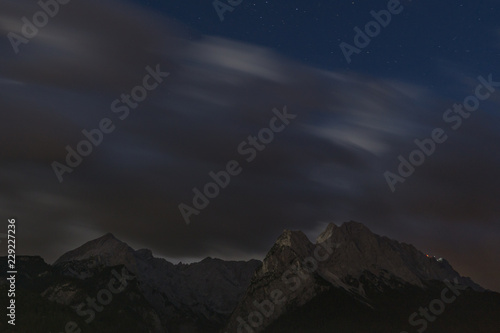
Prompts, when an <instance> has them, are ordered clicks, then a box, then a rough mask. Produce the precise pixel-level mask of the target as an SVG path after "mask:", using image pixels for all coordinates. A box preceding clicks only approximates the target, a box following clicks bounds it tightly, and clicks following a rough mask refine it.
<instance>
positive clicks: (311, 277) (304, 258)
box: [226, 221, 483, 332]
mask: <svg viewBox="0 0 500 333" xmlns="http://www.w3.org/2000/svg"><path fill="white" fill-rule="evenodd" d="M328 249H329V250H328ZM327 251H328V252H327ZM314 263H316V265H314ZM297 272H300V275H301V276H302V277H301V278H300V280H299V279H298V273H297ZM367 278H368V281H369V284H370V285H367V283H366V282H364V283H363V282H361V281H360V280H364V281H366V279H367ZM455 278H456V279H457V280H458V282H459V283H460V284H463V285H466V286H469V287H471V288H472V289H474V290H477V291H482V290H483V288H481V287H480V286H478V285H477V284H475V283H474V282H472V281H471V280H470V279H469V278H464V277H461V276H460V274H458V273H457V272H456V271H455V270H454V269H453V268H452V267H451V266H450V264H449V263H448V262H447V261H446V260H444V259H442V260H436V259H435V258H432V257H431V258H429V257H427V256H426V255H425V254H424V253H422V252H420V251H418V250H417V249H416V248H415V247H414V246H412V245H409V244H405V243H400V242H397V241H395V240H392V239H389V238H387V237H382V236H379V235H376V234H374V233H373V232H371V231H370V230H369V229H368V228H367V227H366V226H364V225H363V224H361V223H357V222H352V221H351V222H346V223H344V224H342V225H341V226H337V225H335V224H333V223H331V224H329V225H328V226H327V228H326V229H325V230H324V231H323V232H322V233H321V234H320V235H319V236H318V238H317V241H316V244H313V243H312V242H311V241H310V240H309V239H308V238H307V236H306V235H305V234H304V233H302V232H300V231H290V230H285V231H284V232H283V234H282V235H281V236H280V237H279V238H278V240H277V241H276V243H275V244H274V246H273V247H272V249H271V250H270V251H269V253H268V254H267V256H266V258H265V259H264V261H263V264H262V267H261V268H260V269H258V270H257V272H256V273H255V276H254V278H253V279H252V284H251V285H250V287H249V288H248V291H247V293H246V294H245V296H244V298H243V299H242V300H241V301H240V303H239V304H238V306H237V308H236V310H235V311H234V313H233V314H232V316H231V319H230V321H229V323H228V325H227V326H226V331H228V332H230V331H234V330H236V329H237V328H238V325H239V322H238V320H237V318H238V317H241V318H244V317H245V314H248V313H251V312H252V311H254V308H255V305H254V303H253V302H254V301H255V300H257V301H259V302H261V301H263V300H269V299H270V295H271V293H272V292H273V290H281V291H282V292H283V297H284V298H286V302H284V303H282V304H275V308H274V312H273V314H272V315H271V316H269V317H266V318H264V319H263V324H262V325H261V326H259V327H258V328H255V331H256V332H260V331H262V330H263V329H264V328H265V327H267V326H268V325H270V324H271V323H272V322H273V321H274V320H276V319H277V318H278V317H279V316H280V315H282V314H284V313H287V312H288V311H290V309H292V308H297V307H299V306H301V305H304V304H306V303H307V302H309V301H310V300H312V299H313V298H314V297H315V296H317V295H320V294H321V293H323V292H325V291H326V290H328V288H331V287H335V288H341V289H344V290H346V291H347V292H349V293H350V294H352V295H356V297H361V299H363V298H366V290H365V289H366V288H375V289H377V290H380V291H381V292H382V291H383V290H384V288H399V287H401V286H408V285H411V286H417V287H419V288H426V283H427V282H430V281H435V280H437V281H445V280H454V279H455ZM294 279H297V280H294ZM298 281H300V282H298ZM325 282H326V283H325ZM366 301H367V302H368V301H369V300H368V299H366Z"/></svg>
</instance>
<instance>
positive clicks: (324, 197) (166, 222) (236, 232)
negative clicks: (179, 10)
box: [0, 1, 500, 289]
mask: <svg viewBox="0 0 500 333" xmlns="http://www.w3.org/2000/svg"><path fill="white" fill-rule="evenodd" d="M30 3H31V2H27V1H15V2H14V1H5V2H2V4H0V13H2V14H1V15H2V22H6V24H4V25H2V27H1V28H0V30H1V34H2V35H4V36H5V35H6V34H7V33H8V32H9V31H12V30H13V29H14V30H15V29H17V30H15V31H17V32H19V29H20V27H19V24H20V17H22V16H23V15H29V14H30V13H33V12H34V10H36V6H35V5H29V4H30ZM89 18H92V19H89ZM186 35H187V34H186V33H185V32H184V31H183V30H182V28H180V27H179V26H177V25H176V24H173V23H172V22H170V21H168V20H166V19H165V18H159V17H156V16H155V15H154V14H152V13H150V12H146V11H144V10H142V9H140V8H135V7H132V6H131V5H124V4H122V3H117V2H107V3H106V4H101V2H98V1H85V2H71V3H70V4H68V5H67V6H65V7H63V8H61V9H60V13H59V14H58V15H57V16H56V17H55V18H53V19H52V20H51V22H50V24H49V25H47V27H45V28H44V29H43V30H41V31H40V33H39V35H38V36H37V37H35V38H33V39H32V40H30V42H29V43H28V44H26V45H21V51H20V53H19V54H18V55H15V54H14V53H13V52H12V50H11V49H10V45H9V44H8V41H7V42H6V39H5V40H4V41H3V42H4V44H1V45H0V52H2V53H3V54H6V57H2V60H0V61H1V65H2V68H5V70H4V71H2V73H1V76H0V88H1V89H0V100H1V101H2V110H3V111H2V120H3V121H2V122H1V123H0V130H1V133H2V136H3V138H2V140H1V141H0V142H1V143H0V148H1V150H2V157H1V159H0V182H1V184H2V186H1V190H0V197H1V198H2V200H1V201H0V210H1V211H2V213H3V214H2V215H3V216H15V217H17V218H18V220H19V223H18V225H19V226H20V227H19V236H18V237H19V238H20V239H23V241H21V242H20V244H22V246H21V247H20V250H19V251H20V252H23V253H31V254H43V256H44V257H45V258H46V259H48V260H49V261H50V260H54V259H56V257H57V256H58V255H60V254H62V252H64V251H66V250H69V249H70V248H72V247H75V246H77V245H79V244H81V243H83V242H84V241H87V240H88V239H89V237H91V236H92V235H94V236H95V237H97V236H99V235H100V234H103V233H105V232H108V231H111V232H113V233H115V235H116V236H117V237H119V238H122V239H124V240H127V241H128V242H130V243H131V244H133V245H136V246H138V247H149V248H152V249H153V250H154V251H155V252H156V253H157V254H159V255H164V256H168V257H178V258H188V257H189V258H193V257H194V258H196V257H203V256H207V255H212V256H219V257H223V258H235V257H239V258H242V257H245V254H246V256H247V257H250V256H255V255H258V254H260V255H263V254H264V253H265V251H267V250H268V249H269V248H270V245H271V244H272V243H273V242H274V240H275V239H276V237H277V236H278V235H279V233H280V232H281V231H282V229H284V228H297V229H303V230H306V231H307V230H315V229H317V226H318V225H320V224H321V223H322V222H319V221H326V220H335V221H341V220H349V219H357V220H359V221H361V222H364V223H366V224H368V226H370V227H371V228H372V229H374V230H375V231H378V232H381V233H384V234H386V235H389V236H391V237H396V238H399V239H403V240H405V241H407V242H412V243H414V244H416V245H417V246H419V245H421V246H426V247H428V248H430V249H431V250H432V249H434V250H435V251H443V252H446V253H449V254H450V255H453V253H454V252H453V251H451V250H450V249H453V248H454V247H455V246H456V245H457V244H455V241H456V239H457V237H458V238H459V239H461V241H463V244H462V246H464V247H467V248H469V249H470V251H471V252H472V253H474V254H475V255H477V256H481V257H486V258H490V259H491V257H492V254H491V252H492V251H496V253H498V252H499V251H500V248H499V247H498V246H497V247H496V248H495V246H494V245H490V247H489V248H488V249H486V248H482V247H481V246H480V245H481V242H482V239H484V238H485V237H490V236H491V235H492V234H496V235H500V231H499V230H498V227H497V225H498V216H499V214H498V213H499V210H498V208H497V207H498V205H497V202H496V201H495V198H498V188H499V185H500V184H499V182H500V181H499V179H500V178H499V177H498V170H499V168H498V166H499V162H500V161H499V157H498V154H497V153H496V148H495V146H496V143H497V142H498V139H499V134H498V131H497V130H496V127H497V126H496V125H494V124H498V114H497V113H495V112H493V111H494V110H496V109H497V108H498V99H491V100H490V101H488V102H487V103H486V104H484V108H482V109H481V111H478V112H477V113H475V114H474V115H473V117H471V118H470V119H469V120H467V122H466V123H465V124H464V126H463V128H462V129H460V131H457V132H453V133H450V139H449V141H448V142H447V143H445V144H443V145H442V146H440V147H438V151H437V152H436V154H434V155H433V156H432V157H431V158H429V159H428V161H427V162H426V163H425V164H424V165H423V166H422V167H420V168H418V170H417V171H416V173H415V175H413V176H412V177H411V178H409V179H408V180H407V181H406V182H405V183H404V184H400V185H399V186H400V188H398V192H397V194H393V193H391V192H390V191H389V189H388V186H387V184H386V182H385V180H384V178H383V173H384V172H385V170H387V169H391V168H392V169H394V168H395V167H397V156H398V155H399V154H403V155H405V154H409V152H410V151H411V150H413V149H414V148H415V147H414V144H413V140H414V139H415V138H424V137H427V136H429V135H430V131H431V130H432V129H433V128H435V127H438V126H444V125H443V122H442V120H441V116H442V114H443V112H444V111H445V110H446V108H448V107H450V106H451V105H452V103H453V101H451V102H450V100H448V99H446V98H444V97H442V96H440V95H439V94H438V93H437V92H433V91H429V90H427V89H426V88H425V87H420V86H418V85H415V84H413V83H412V82H401V81H400V80H399V81H395V80H390V79H378V78H373V77H368V76H363V75H352V74H346V73H340V72H336V73H333V72H325V71H320V70H318V69H315V68H310V67H308V66H305V65H303V64H299V63H296V62H293V61H291V60H289V59H287V58H286V57H284V56H282V55H278V54H276V53H274V52H273V51H272V50H270V49H266V48H262V47H258V46H254V45H249V44H245V43H241V42H236V41H231V40H225V39H222V38H218V37H209V36H202V37H200V38H197V39H192V38H187V37H186ZM155 64H160V65H161V68H162V70H164V71H168V72H170V73H171V75H170V76H169V77H168V78H167V79H166V80H165V83H164V84H162V85H161V86H160V87H159V88H158V89H156V90H155V91H153V92H152V93H151V94H150V96H149V97H148V99H147V100H146V101H144V102H143V103H141V105H140V107H138V108H137V109H135V110H133V111H132V112H131V115H130V117H128V118H127V119H126V120H124V121H120V120H119V119H118V118H117V117H116V114H113V113H112V112H111V111H110V104H111V102H112V101H113V100H115V99H116V98H119V96H120V94H122V93H129V92H130V90H131V89H132V88H133V87H134V86H136V85H138V84H140V83H141V82H142V77H143V76H144V69H145V67H146V66H148V65H149V66H154V65H155ZM487 74H488V73H484V75H487ZM493 75H494V77H495V74H493ZM474 80H475V78H474V77H469V78H467V80H464V82H471V83H470V85H466V84H465V83H464V85H462V88H463V97H465V96H467V95H468V94H470V89H472V88H473V83H474ZM460 93H462V92H460ZM457 102H460V101H457ZM284 105H287V107H288V110H289V111H290V112H291V113H293V114H297V115H298V116H297V119H296V120H294V122H293V123H292V124H290V126H289V127H287V129H286V131H284V132H282V133H280V135H279V136H277V137H276V139H275V140H274V141H273V142H272V143H270V144H269V145H268V147H266V149H265V150H264V151H262V152H260V153H259V155H258V157H257V158H256V160H255V161H254V162H252V163H247V164H244V163H243V162H244V161H243V159H242V158H241V156H240V155H239V154H238V153H237V146H238V144H239V143H240V142H242V141H243V140H245V139H246V138H247V137H248V136H249V135H255V134H256V133H257V132H258V131H259V130H260V129H261V128H262V127H264V126H267V124H268V122H269V118H270V117H271V116H272V113H271V110H272V109H273V108H279V109H281V108H282V107H283V106H284ZM103 117H109V118H110V119H112V120H113V121H114V122H115V124H116V127H117V128H116V130H115V132H113V133H112V134H109V135H107V136H106V137H105V138H104V140H103V143H102V144H101V145H100V146H99V147H96V148H95V152H94V153H93V154H92V155H91V156H89V157H88V158H87V159H85V161H84V162H83V163H82V165H81V166H80V167H78V168H77V169H75V171H74V172H73V173H71V174H66V175H65V176H64V177H65V181H64V182H63V183H62V184H59V183H58V181H57V178H56V176H55V174H54V172H53V171H52V169H51V166H50V164H51V162H52V161H54V160H57V161H61V162H62V161H64V158H65V154H66V152H65V149H64V148H65V146H66V145H70V146H73V147H74V146H75V145H76V143H77V142H78V141H79V140H81V139H82V134H81V130H82V129H84V128H85V129H91V128H95V127H97V125H98V123H99V120H100V119H102V118H103ZM231 159H239V160H240V161H241V162H242V166H243V172H242V174H241V175H239V176H237V177H234V178H233V179H232V180H231V184H230V185H229V186H228V187H227V188H226V189H224V190H223V191H222V193H221V195H220V196H219V197H217V198H215V199H213V200H212V201H211V203H210V205H209V207H208V208H207V209H206V210H204V211H202V212H201V213H200V215H199V216H196V217H194V218H193V220H192V223H191V225H190V226H189V227H188V226H186V225H185V224H184V221H183V219H182V216H181V214H180V213H179V210H178V205H179V203H181V202H185V203H188V204H189V203H190V200H191V199H192V196H193V193H192V192H191V189H192V188H193V187H200V186H203V185H204V184H205V183H206V182H207V181H209V176H208V173H209V172H210V171H218V170H222V169H223V168H224V167H225V164H226V162H227V161H229V160H231ZM475 225H478V226H480V227H479V228H478V229H477V230H479V231H478V232H477V233H475V234H470V235H469V236H468V237H467V236H466V235H464V234H463V233H459V235H458V236H457V233H451V232H450V234H449V235H443V233H442V230H457V229H458V230H461V229H462V228H463V226H469V227H472V226H475ZM472 228H473V227H472ZM419 230H425V232H422V233H420V232H419ZM235 253H237V255H236V254H235ZM448 259H450V260H451V262H452V263H453V262H456V263H457V265H459V266H460V267H463V271H464V272H465V273H472V272H473V271H474V270H482V271H483V272H484V271H487V270H490V271H491V274H484V276H482V277H481V278H482V279H483V281H485V283H490V285H494V283H493V281H494V275H495V274H496V275H497V276H498V272H493V271H492V268H491V267H485V266H481V265H480V264H479V263H478V262H477V261H475V260H473V258H472V259H471V258H465V259H464V258H461V257H460V256H454V257H452V258H448ZM473 278H474V276H473ZM480 282H481V281H480ZM498 288H500V286H498ZM498 288H497V289H498Z"/></svg>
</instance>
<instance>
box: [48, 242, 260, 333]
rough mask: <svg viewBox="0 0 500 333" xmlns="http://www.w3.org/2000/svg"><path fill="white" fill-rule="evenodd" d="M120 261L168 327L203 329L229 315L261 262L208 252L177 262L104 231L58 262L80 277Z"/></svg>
mask: <svg viewBox="0 0 500 333" xmlns="http://www.w3.org/2000/svg"><path fill="white" fill-rule="evenodd" d="M116 265H123V266H125V267H126V268H127V269H128V270H129V271H130V272H131V273H132V274H134V275H135V276H136V278H137V281H138V282H139V288H140V291H141V293H142V294H143V295H144V297H145V298H146V299H147V300H148V302H149V303H150V304H151V305H152V307H153V308H154V309H155V311H156V312H157V313H158V314H159V316H160V318H161V320H162V322H163V323H164V325H165V326H166V327H170V328H174V329H181V328H183V327H184V328H185V329H186V330H190V331H192V332H198V331H199V332H202V331H203V327H214V328H216V327H218V326H221V325H222V324H223V323H224V322H225V321H226V320H227V318H228V316H229V315H230V314H231V312H232V311H233V310H234V307H235V306H236V304H237V303H238V300H239V299H240V297H241V295H242V294H243V293H244V291H245V290H246V288H247V287H248V285H249V283H250V278H251V276H252V275H253V273H254V271H255V270H256V268H257V267H259V266H260V265H261V263H260V261H258V260H251V261H248V262H241V261H240V262H237V261H223V260H220V259H212V258H206V259H204V260H203V261H201V262H199V263H194V264H189V265H183V264H178V265H174V264H172V263H170V262H168V261H166V260H164V259H160V258H155V257H153V255H152V253H151V251H149V250H146V249H143V250H138V251H135V250H134V249H132V248H131V247H130V246H128V245H127V244H126V243H124V242H122V241H120V240H118V239H117V238H116V237H114V236H113V235H112V234H106V235H104V236H103V237H100V238H98V239H95V240H93V241H90V242H87V243H86V244H84V245H82V246H81V247H79V248H77V249H75V250H72V251H69V252H67V253H66V254H64V255H63V256H61V257H60V258H59V259H58V260H57V261H56V262H55V264H54V267H56V268H58V269H60V270H61V271H62V272H63V274H65V275H67V276H72V277H76V278H80V279H82V278H88V277H91V276H93V274H95V272H97V271H98V269H97V268H98V267H103V266H104V267H111V266H116ZM75 268H77V269H75ZM48 296H49V297H50V295H48ZM193 323H194V324H193ZM184 328H183V329H184Z"/></svg>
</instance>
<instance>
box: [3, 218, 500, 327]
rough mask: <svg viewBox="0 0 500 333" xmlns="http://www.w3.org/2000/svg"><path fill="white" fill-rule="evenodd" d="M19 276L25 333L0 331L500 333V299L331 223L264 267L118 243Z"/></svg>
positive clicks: (282, 244) (398, 246)
mask: <svg viewBox="0 0 500 333" xmlns="http://www.w3.org/2000/svg"><path fill="white" fill-rule="evenodd" d="M0 262H1V264H2V267H3V268H2V270H1V272H2V273H0V275H2V274H3V276H2V279H1V282H0V293H1V294H6V292H7V284H6V282H5V281H6V277H5V276H4V275H5V273H3V272H6V271H7V270H6V269H4V268H6V264H7V260H6V257H2V258H1V260H0ZM17 270H18V275H17V296H16V297H17V303H18V304H19V305H18V310H17V311H18V324H17V325H16V330H12V329H11V328H10V327H9V325H7V323H6V320H5V318H2V320H1V321H0V331H1V332H54V333H55V332H57V333H59V332H65V333H66V332H69V333H79V332H147V333H164V332H170V333H184V332H185V333H199V332H200V333H201V332H206V333H257V332H269V333H277V332H296V333H309V332H311V333H312V332H315V333H322V332H356V333H364V332H367V333H368V332H370V333H374V332H384V333H385V332H395V333H398V332H402V333H412V332H418V333H422V332H453V333H457V332H482V333H489V332H492V333H493V332H495V333H498V332H499V330H500V294H498V293H495V292H492V291H488V290H485V289H484V288H482V287H481V286H479V285H478V284H476V283H475V282H473V281H472V280H471V279H470V278H467V277H463V276H461V275H460V274H459V273H458V272H456V271H455V270H454V269H453V267H452V266H451V265H450V263H449V262H448V261H447V260H446V259H444V258H435V257H432V256H428V255H426V254H424V253H422V252H420V251H419V250H417V249H416V248H415V247H414V246H412V245H409V244H405V243H400V242H398V241H396V240H392V239H389V238H387V237H383V236H379V235H376V234H374V233H373V232H371V231H370V230H369V229H368V228H367V227H366V226H364V225H363V224H361V223H357V222H352V221H351V222H346V223H343V224H342V225H340V226H337V225H336V224H333V223H331V224H329V225H328V226H327V228H326V229H325V230H324V231H323V232H322V233H321V234H320V235H319V236H318V238H317V240H316V241H315V242H314V243H313V242H311V241H310V240H309V239H308V238H307V236H306V235H305V234H304V233H303V232H301V231H290V230H285V231H284V232H283V233H282V234H281V235H280V236H279V237H278V238H277V240H276V242H275V244H274V245H273V246H272V248H271V249H270V250H269V252H268V253H267V255H266V257H265V258H264V260H263V261H259V260H250V261H224V260H220V259H214V258H205V259H204V260H202V261H200V262H197V263H191V264H182V263H179V264H173V263H170V262H168V261H167V260H165V259H162V258H155V257H154V256H153V254H152V252H151V251H150V250H147V249H141V250H134V249H132V248H131V247H130V246H128V245H127V244H126V243H124V242H122V241H120V240H119V239H117V238H116V237H114V236H113V235H112V234H110V233H108V234H106V235H104V236H102V237H100V238H98V239H95V240H92V241H89V242H87V243H85V244H83V245H82V246H80V247H78V248H76V249H74V250H72V251H69V252H67V253H65V254H63V255H62V256H61V257H60V258H59V259H58V260H56V261H55V262H54V264H52V265H49V264H47V263H45V262H44V260H43V259H42V258H40V257H36V256H18V257H17Z"/></svg>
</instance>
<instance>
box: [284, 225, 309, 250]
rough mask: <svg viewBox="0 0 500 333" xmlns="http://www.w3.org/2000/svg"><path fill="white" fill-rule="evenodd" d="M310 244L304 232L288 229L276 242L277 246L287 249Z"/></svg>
mask: <svg viewBox="0 0 500 333" xmlns="http://www.w3.org/2000/svg"><path fill="white" fill-rule="evenodd" d="M310 243H311V241H310V240H309V238H307V236H306V234H304V233H303V232H302V231H295V230H288V229H285V230H283V233H282V234H281V236H280V237H279V238H278V239H277V240H276V244H278V245H282V246H287V247H295V246H296V245H301V246H303V245H306V244H310Z"/></svg>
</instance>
